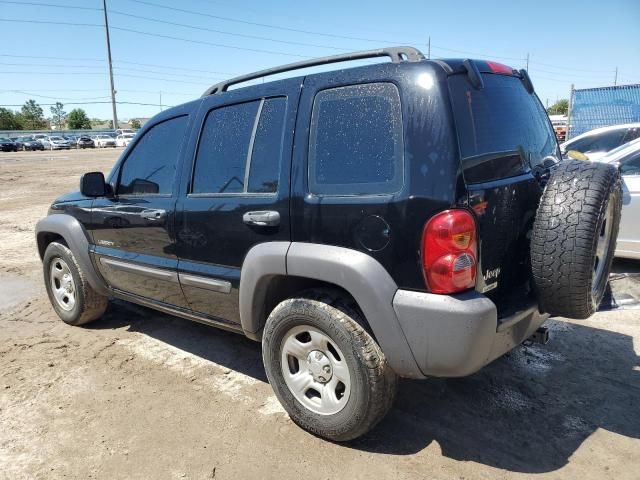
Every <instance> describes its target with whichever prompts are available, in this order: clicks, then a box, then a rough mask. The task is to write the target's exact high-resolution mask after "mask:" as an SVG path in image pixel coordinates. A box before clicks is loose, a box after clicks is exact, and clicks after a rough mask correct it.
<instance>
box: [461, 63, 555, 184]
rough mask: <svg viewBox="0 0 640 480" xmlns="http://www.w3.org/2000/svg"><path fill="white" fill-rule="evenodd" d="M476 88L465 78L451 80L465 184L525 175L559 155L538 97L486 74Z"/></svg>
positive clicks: (511, 78)
mask: <svg viewBox="0 0 640 480" xmlns="http://www.w3.org/2000/svg"><path fill="white" fill-rule="evenodd" d="M482 79H483V82H484V88H482V89H476V88H474V87H473V86H472V85H471V84H470V83H469V80H468V78H467V76H466V75H454V76H452V77H450V79H449V89H450V92H451V101H452V104H453V114H454V117H455V123H456V128H457V131H458V143H459V146H460V154H461V156H462V164H463V169H464V172H465V173H464V174H465V179H466V180H467V182H474V183H475V182H485V181H490V180H495V179H499V178H507V177H511V176H515V175H519V174H522V173H524V172H526V171H528V170H529V169H530V168H532V167H535V166H536V165H538V164H540V163H542V161H543V160H544V159H545V158H546V157H549V156H557V151H558V150H557V148H558V147H557V142H556V137H555V134H554V132H553V129H552V128H551V125H550V123H549V120H548V117H547V114H546V112H545V111H544V108H543V107H542V105H541V103H540V101H539V100H538V98H537V97H536V96H535V95H533V94H529V93H528V92H527V90H526V89H525V88H524V86H523V84H522V82H521V80H520V79H519V78H517V77H514V76H508V75H496V74H483V75H482Z"/></svg>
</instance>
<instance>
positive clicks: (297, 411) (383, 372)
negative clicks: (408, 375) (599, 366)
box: [262, 290, 397, 441]
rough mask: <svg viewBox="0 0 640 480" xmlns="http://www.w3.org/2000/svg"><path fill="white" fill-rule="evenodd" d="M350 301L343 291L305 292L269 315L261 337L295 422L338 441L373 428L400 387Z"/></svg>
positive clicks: (266, 358) (275, 386)
mask: <svg viewBox="0 0 640 480" xmlns="http://www.w3.org/2000/svg"><path fill="white" fill-rule="evenodd" d="M352 303H353V302H349V301H348V300H347V299H345V298H344V297H343V296H341V295H340V293H339V292H333V291H330V290H311V291H308V292H305V293H304V294H302V295H301V296H300V297H298V298H291V299H288V300H285V301H283V302H281V303H280V304H279V305H278V306H277V307H276V308H275V309H274V310H273V312H271V315H269V318H268V319H267V323H266V325H265V329H264V334H263V338H262V355H263V360H264V365H265V369H266V372H267V377H268V378H269V382H270V383H271V385H272V387H273V389H274V391H275V394H276V396H277V397H278V399H279V400H280V402H281V403H282V405H283V406H284V408H285V410H286V411H287V412H288V413H289V416H290V417H291V419H292V420H293V421H294V422H295V423H296V424H298V425H299V426H301V427H302V428H304V429H306V430H308V431H310V432H312V433H314V434H316V435H318V436H321V437H324V438H327V439H329V440H333V441H347V440H351V439H354V438H356V437H359V436H360V435H363V434H364V433H366V432H368V431H369V430H370V429H371V428H373V427H374V426H375V425H376V424H377V423H378V422H379V421H380V420H381V419H382V418H383V417H384V416H385V415H386V413H387V412H388V410H389V409H390V408H391V405H392V403H393V400H394V397H395V392H396V386H397V377H396V375H395V373H394V372H393V371H392V370H391V368H390V367H389V365H388V364H387V361H386V358H385V356H384V354H383V353H382V350H381V349H380V347H379V346H378V344H377V343H376V341H375V340H374V339H373V338H372V337H371V335H370V334H369V333H368V332H367V331H366V329H365V328H364V326H363V325H364V322H363V320H362V318H361V316H360V314H359V312H358V311H357V309H356V308H354V306H353V304H352Z"/></svg>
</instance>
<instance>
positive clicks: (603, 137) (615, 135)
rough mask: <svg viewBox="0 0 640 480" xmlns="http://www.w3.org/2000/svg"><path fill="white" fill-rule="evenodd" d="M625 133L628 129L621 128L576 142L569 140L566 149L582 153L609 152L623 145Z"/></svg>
mask: <svg viewBox="0 0 640 480" xmlns="http://www.w3.org/2000/svg"><path fill="white" fill-rule="evenodd" d="M625 133H626V130H624V129H620V130H610V131H608V132H603V133H597V134H595V135H589V136H588V137H585V138H580V139H578V140H576V141H575V142H569V143H568V144H567V145H566V148H565V149H566V150H576V151H578V152H581V153H591V152H608V151H610V150H613V149H614V148H617V147H619V146H620V145H622V143H623V138H624V136H625Z"/></svg>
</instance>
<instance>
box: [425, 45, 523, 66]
mask: <svg viewBox="0 0 640 480" xmlns="http://www.w3.org/2000/svg"><path fill="white" fill-rule="evenodd" d="M431 48H435V49H437V50H444V51H445V52H454V53H463V54H465V55H473V56H475V57H484V58H500V59H503V60H515V61H519V62H523V61H524V60H525V59H524V58H515V57H502V56H498V55H488V54H484V53H472V52H467V51H465V50H457V49H454V48H445V47H441V46H439V45H435V44H433V43H432V44H431Z"/></svg>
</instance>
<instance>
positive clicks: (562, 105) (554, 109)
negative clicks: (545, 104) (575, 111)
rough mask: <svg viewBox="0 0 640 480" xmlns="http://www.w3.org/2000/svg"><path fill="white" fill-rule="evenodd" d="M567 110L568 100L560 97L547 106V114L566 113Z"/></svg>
mask: <svg viewBox="0 0 640 480" xmlns="http://www.w3.org/2000/svg"><path fill="white" fill-rule="evenodd" d="M568 112H569V100H567V99H562V100H558V101H557V102H556V103H554V104H553V105H551V106H550V107H549V108H547V113H548V114H549V115H566V114H567V113H568Z"/></svg>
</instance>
